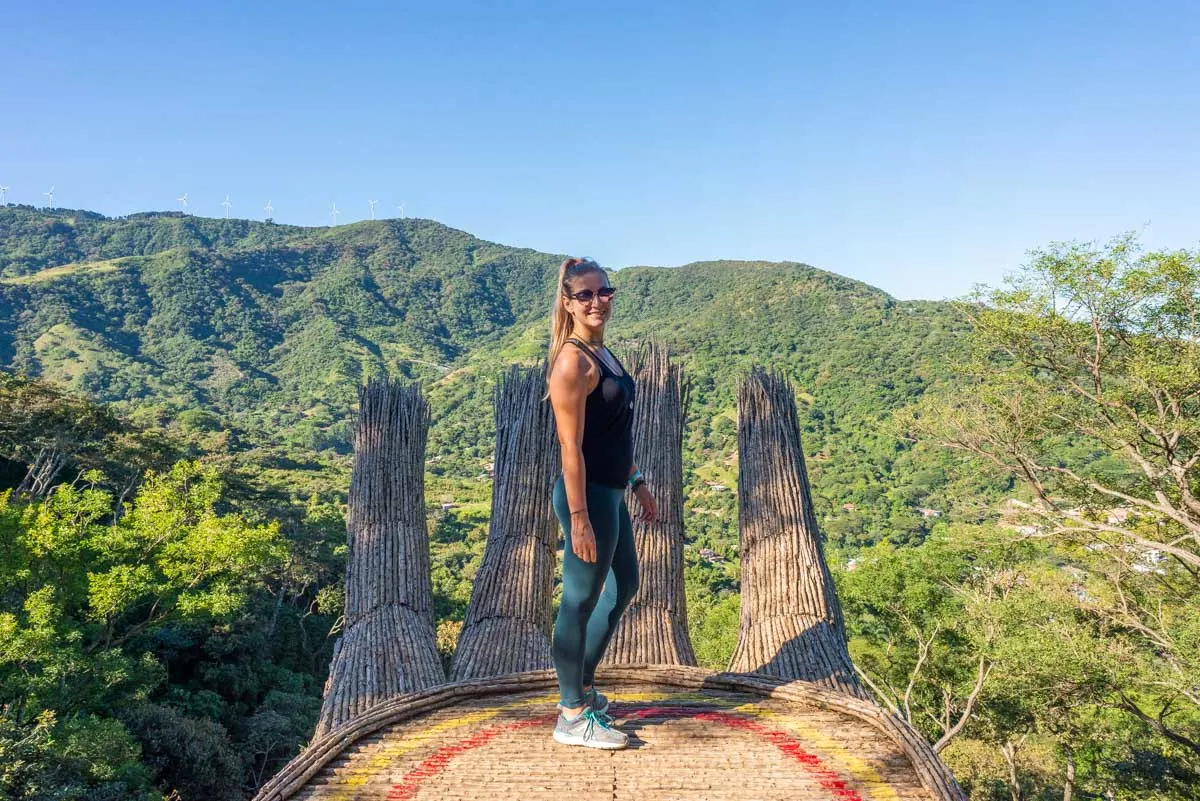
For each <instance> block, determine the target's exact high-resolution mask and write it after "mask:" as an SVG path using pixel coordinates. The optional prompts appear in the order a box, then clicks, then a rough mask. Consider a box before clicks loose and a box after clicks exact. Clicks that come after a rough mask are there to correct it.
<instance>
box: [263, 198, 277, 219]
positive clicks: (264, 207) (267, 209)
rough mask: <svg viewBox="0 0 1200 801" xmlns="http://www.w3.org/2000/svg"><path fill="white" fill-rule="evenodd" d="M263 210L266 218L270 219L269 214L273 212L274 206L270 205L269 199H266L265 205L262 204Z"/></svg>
mask: <svg viewBox="0 0 1200 801" xmlns="http://www.w3.org/2000/svg"><path fill="white" fill-rule="evenodd" d="M263 211H265V212H266V213H267V219H268V220H269V219H271V215H272V214H274V213H275V207H274V206H272V205H271V201H269V200H268V201H267V205H265V206H263Z"/></svg>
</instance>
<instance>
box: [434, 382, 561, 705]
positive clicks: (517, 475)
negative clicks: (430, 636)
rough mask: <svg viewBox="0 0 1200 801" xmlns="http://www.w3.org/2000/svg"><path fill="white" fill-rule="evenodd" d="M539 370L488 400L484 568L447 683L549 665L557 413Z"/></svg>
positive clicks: (498, 390) (503, 386)
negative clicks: (492, 437) (490, 465)
mask: <svg viewBox="0 0 1200 801" xmlns="http://www.w3.org/2000/svg"><path fill="white" fill-rule="evenodd" d="M545 386H546V373H545V366H543V367H542V369H540V370H539V369H531V368H522V367H515V366H514V367H511V368H509V370H508V373H507V376H506V377H505V379H504V380H502V381H501V382H499V384H498V385H497V387H496V391H495V394H494V395H493V399H492V408H493V412H494V414H495V418H496V455H495V461H494V463H495V467H494V473H495V477H496V478H495V485H494V486H493V488H492V515H491V521H490V523H489V525H488V539H487V545H486V547H485V550H484V554H483V564H482V566H481V567H480V568H479V573H478V574H477V575H476V577H475V585H474V588H473V589H472V591H471V602H470V604H469V605H468V606H467V615H466V619H465V621H464V622H463V629H462V633H461V634H460V635H459V639H458V646H457V648H456V650H455V652H454V661H453V662H452V664H451V666H450V676H451V680H452V681H463V680H466V679H475V678H486V677H489V676H499V675H502V674H505V673H517V672H521V671H526V670H541V669H544V668H548V667H551V666H552V665H553V659H552V656H551V652H550V636H551V626H552V620H551V618H550V599H551V595H552V593H553V591H554V566H555V553H554V548H555V544H556V542H557V536H558V522H557V520H555V518H554V513H553V510H552V509H551V508H550V492H551V488H552V487H553V484H554V481H555V479H556V478H557V475H558V467H559V447H558V438H557V436H556V435H555V430H554V413H553V411H552V410H551V408H550V402H549V401H543V400H542V395H543V394H544V390H545Z"/></svg>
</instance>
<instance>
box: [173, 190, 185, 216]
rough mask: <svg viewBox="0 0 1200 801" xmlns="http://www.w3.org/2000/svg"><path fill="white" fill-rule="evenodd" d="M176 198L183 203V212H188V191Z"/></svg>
mask: <svg viewBox="0 0 1200 801" xmlns="http://www.w3.org/2000/svg"><path fill="white" fill-rule="evenodd" d="M175 199H176V200H178V201H179V202H180V203H181V204H182V205H183V213H184V214H187V192H184V193H183V194H182V195H181V196H180V197H177V198H175Z"/></svg>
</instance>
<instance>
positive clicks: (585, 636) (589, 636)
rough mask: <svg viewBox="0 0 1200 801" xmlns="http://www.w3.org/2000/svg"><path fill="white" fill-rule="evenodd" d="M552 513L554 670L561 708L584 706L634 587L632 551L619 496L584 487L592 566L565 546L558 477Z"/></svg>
mask: <svg viewBox="0 0 1200 801" xmlns="http://www.w3.org/2000/svg"><path fill="white" fill-rule="evenodd" d="M553 503H554V513H555V514H556V515H558V522H559V524H560V525H561V526H562V530H563V536H564V542H563V586H562V602H561V604H560V605H559V607H558V617H557V618H556V619H555V621H554V669H555V670H556V671H557V672H558V693H559V699H560V702H561V703H562V705H563V706H566V707H577V706H583V705H584V697H583V688H584V687H585V686H586V685H589V684H591V683H592V681H593V679H594V678H595V675H596V665H598V664H599V663H600V657H602V656H604V649H605V648H606V647H607V646H608V641H609V640H610V639H611V638H612V634H613V632H614V631H615V630H616V628H617V621H619V620H620V619H621V614H622V613H623V612H624V611H625V607H627V606H629V601H630V600H631V599H632V598H633V596H634V593H636V592H637V588H638V561H637V551H635V550H634V547H633V522H632V521H631V520H630V518H629V508H628V507H627V506H626V505H625V491H624V490H619V489H614V488H612V487H606V486H604V485H602V484H592V483H590V482H588V484H587V509H588V517H589V518H590V520H591V523H592V530H593V531H594V532H595V533H596V561H595V562H585V561H583V560H582V559H580V558H579V557H578V556H576V555H575V551H574V549H572V547H571V510H570V509H569V508H568V506H567V492H566V488H565V487H564V485H563V477H562V475H561V474H560V475H559V477H558V481H557V482H555V484H554V494H553Z"/></svg>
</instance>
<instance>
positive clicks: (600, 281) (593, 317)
mask: <svg viewBox="0 0 1200 801" xmlns="http://www.w3.org/2000/svg"><path fill="white" fill-rule="evenodd" d="M608 285H609V284H608V274H607V273H603V272H600V271H599V270H596V271H593V272H590V273H584V274H583V275H580V276H576V277H575V278H572V279H571V280H569V281H567V287H568V288H569V289H570V290H571V294H572V297H570V298H566V297H564V298H563V303H564V304H566V307H567V311H568V312H570V314H571V316H572V317H573V318H574V319H575V326H576V327H580V326H582V327H584V328H591V329H597V328H600V327H601V326H603V325H604V324H605V323H606V322H608V318H609V317H611V316H612V298H611V297H608V298H602V297H600V295H599V294H598V293H599V290H600V288H601V287H606V286H608ZM584 290H590V291H591V293H592V299H591V300H590V301H589V302H587V303H585V302H583V301H581V300H579V299H578V298H576V297H574V295H575V294H576V293H579V292H583V291H584Z"/></svg>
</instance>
